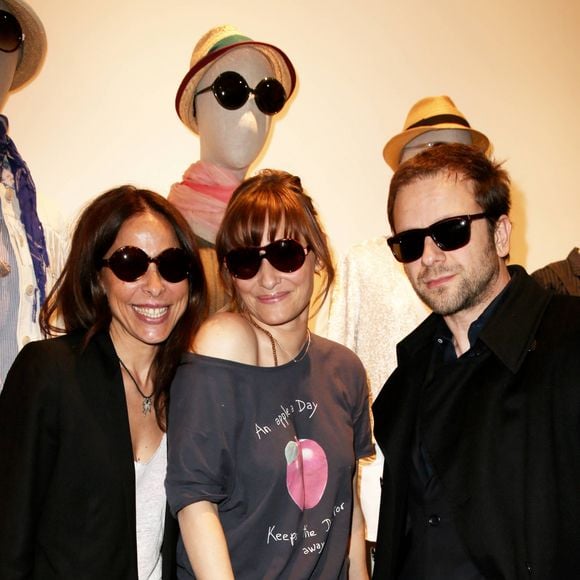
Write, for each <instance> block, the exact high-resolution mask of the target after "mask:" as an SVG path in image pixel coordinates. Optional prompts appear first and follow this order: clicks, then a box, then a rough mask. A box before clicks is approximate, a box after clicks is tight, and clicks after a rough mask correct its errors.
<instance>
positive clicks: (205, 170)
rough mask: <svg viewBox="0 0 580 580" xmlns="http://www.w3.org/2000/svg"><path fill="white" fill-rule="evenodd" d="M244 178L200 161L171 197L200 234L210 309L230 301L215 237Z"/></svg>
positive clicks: (193, 228) (176, 186)
mask: <svg viewBox="0 0 580 580" xmlns="http://www.w3.org/2000/svg"><path fill="white" fill-rule="evenodd" d="M240 183H241V181H240V179H239V178H238V177H237V176H236V175H235V174H234V173H233V172H232V171H230V170H228V169H226V168H224V167H218V166H217V165H213V164H212V163H208V162H206V161H198V162H197V163H194V164H193V165H191V166H190V167H189V168H188V169H187V171H186V172H185V173H184V174H183V180H182V181H181V182H180V183H174V184H173V185H172V186H171V191H170V192H169V195H168V196H167V199H168V200H169V201H170V202H171V203H172V204H173V205H174V206H175V207H176V208H177V209H179V211H180V212H181V213H182V215H183V217H185V219H186V220H187V223H189V225H190V226H191V229H192V230H193V232H194V233H195V235H196V236H197V241H198V246H199V251H200V255H201V261H202V263H203V269H204V272H205V277H206V281H207V286H208V294H209V313H210V314H212V313H214V312H216V311H218V310H219V309H220V308H222V307H223V306H224V305H225V304H226V303H227V301H228V297H227V295H226V293H225V290H224V287H223V284H222V281H221V278H220V275H219V264H218V263H217V257H216V253H215V237H216V234H217V231H218V229H219V226H220V224H221V222H222V218H223V215H224V212H225V210H226V206H227V204H228V201H229V200H230V197H231V196H232V193H233V192H234V190H235V189H236V187H238V185H240Z"/></svg>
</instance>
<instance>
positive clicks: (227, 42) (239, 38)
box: [207, 34, 252, 54]
mask: <svg viewBox="0 0 580 580" xmlns="http://www.w3.org/2000/svg"><path fill="white" fill-rule="evenodd" d="M251 41H252V39H251V38H248V37H247V36H243V35H242V34H232V35H231V36H226V37H225V38H222V39H221V40H219V41H218V42H216V43H215V44H214V45H213V46H212V47H211V48H210V49H209V50H208V51H207V54H211V53H212V52H215V51H216V50H219V49H220V48H224V47H225V46H231V45H232V44H237V43H238V42H251Z"/></svg>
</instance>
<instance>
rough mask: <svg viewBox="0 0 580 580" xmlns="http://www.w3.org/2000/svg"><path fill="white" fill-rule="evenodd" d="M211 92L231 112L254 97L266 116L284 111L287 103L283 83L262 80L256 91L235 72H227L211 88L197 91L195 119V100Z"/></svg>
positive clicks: (270, 79) (195, 94)
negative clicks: (251, 95)
mask: <svg viewBox="0 0 580 580" xmlns="http://www.w3.org/2000/svg"><path fill="white" fill-rule="evenodd" d="M209 91H211V92H212V93H213V95H214V97H215V98H216V99H217V102H218V103H219V104H220V105H221V106H222V107H223V108H224V109H228V110H229V111H234V110H236V109H239V108H241V107H243V106H244V105H245V103H246V101H247V100H248V98H249V97H250V94H253V95H254V98H255V100H256V106H257V107H258V109H260V111H262V113H264V114H265V115H275V114H276V113H279V112H280V111H281V110H282V107H283V106H284V103H285V102H286V91H285V90H284V87H283V86H282V83H281V82H280V81H278V80H277V79H274V78H270V77H268V78H265V79H262V80H261V81H260V82H259V83H258V84H257V85H256V88H255V89H251V88H250V87H249V86H248V83H247V82H246V79H244V77H243V76H242V75H241V74H239V73H237V72H234V71H231V70H230V71H226V72H223V73H222V74H220V75H219V76H218V77H217V78H216V79H215V80H214V82H213V83H212V84H211V86H209V87H206V88H205V89H201V91H197V92H196V93H194V95H193V116H194V117H195V115H196V111H195V98H196V97H197V96H198V95H203V93H208V92H209Z"/></svg>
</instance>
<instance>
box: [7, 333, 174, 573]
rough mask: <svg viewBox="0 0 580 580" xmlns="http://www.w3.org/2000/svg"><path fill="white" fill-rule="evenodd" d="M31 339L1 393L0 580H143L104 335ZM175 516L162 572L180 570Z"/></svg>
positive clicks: (128, 458) (112, 360)
mask: <svg viewBox="0 0 580 580" xmlns="http://www.w3.org/2000/svg"><path fill="white" fill-rule="evenodd" d="M82 339H83V335H82V334H81V333H72V334H70V335H67V336H64V337H61V338H57V339H52V340H45V341H40V342H33V343H30V344H28V345H27V346H26V347H25V348H24V349H23V350H22V351H21V352H20V354H19V355H18V357H17V359H16V361H15V363H14V365H13V367H12V369H11V370H10V372H9V374H8V377H7V378H6V382H5V386H4V390H3V392H2V394H1V395H0V578H2V580H17V579H18V580H21V579H25V578H26V579H38V580H52V579H59V580H71V579H73V578H74V579H75V580H93V579H94V580H102V579H103V578H107V579H111V580H137V546H136V532H135V528H136V524H135V471H134V464H133V451H132V446H131V435H130V432H129V419H128V415H127V406H126V401H125V392H124V388H123V382H122V377H121V373H120V368H119V364H118V360H117V356H116V354H115V351H114V348H113V344H112V343H111V340H110V338H109V335H108V334H106V333H103V334H99V335H97V336H96V337H94V338H93V339H92V340H91V342H90V343H89V344H88V346H87V347H86V349H85V350H82V348H81V343H82ZM167 514H168V516H167V517H166V522H165V537H164V544H163V578H164V580H165V579H170V578H174V577H175V571H174V565H175V545H176V538H177V525H176V522H175V520H174V519H173V518H172V517H171V516H169V510H167Z"/></svg>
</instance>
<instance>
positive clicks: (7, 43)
mask: <svg viewBox="0 0 580 580" xmlns="http://www.w3.org/2000/svg"><path fill="white" fill-rule="evenodd" d="M23 42H24V34H23V32H22V28H21V26H20V22H18V19H17V18H16V16H14V14H10V12H6V10H0V50H1V51H2V52H14V51H15V50H17V49H18V48H19V47H20V45H21V44H22V43H23Z"/></svg>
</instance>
